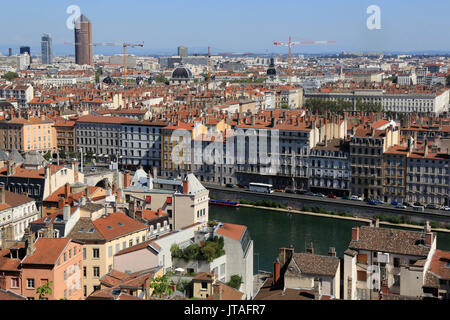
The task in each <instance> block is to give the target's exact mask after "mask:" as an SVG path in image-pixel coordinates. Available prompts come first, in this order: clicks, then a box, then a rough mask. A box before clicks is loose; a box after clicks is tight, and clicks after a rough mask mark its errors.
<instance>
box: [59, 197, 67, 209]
mask: <svg viewBox="0 0 450 320" xmlns="http://www.w3.org/2000/svg"><path fill="white" fill-rule="evenodd" d="M65 203H66V201H65V200H64V198H63V197H59V200H58V209H62V208H63V207H64V204H65Z"/></svg>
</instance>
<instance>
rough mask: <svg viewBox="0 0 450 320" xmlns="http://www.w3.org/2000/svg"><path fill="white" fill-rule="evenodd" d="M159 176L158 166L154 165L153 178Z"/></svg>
mask: <svg viewBox="0 0 450 320" xmlns="http://www.w3.org/2000/svg"><path fill="white" fill-rule="evenodd" d="M156 178H158V168H157V167H153V179H156Z"/></svg>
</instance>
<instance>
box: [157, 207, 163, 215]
mask: <svg viewBox="0 0 450 320" xmlns="http://www.w3.org/2000/svg"><path fill="white" fill-rule="evenodd" d="M162 213H163V211H162V209H161V208H159V209H158V211H156V215H157V216H160V215H162Z"/></svg>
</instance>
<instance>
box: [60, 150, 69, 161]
mask: <svg viewBox="0 0 450 320" xmlns="http://www.w3.org/2000/svg"><path fill="white" fill-rule="evenodd" d="M59 157H60V158H61V159H66V158H67V154H66V151H65V150H64V149H62V150H61V151H60V152H59Z"/></svg>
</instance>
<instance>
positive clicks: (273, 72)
mask: <svg viewBox="0 0 450 320" xmlns="http://www.w3.org/2000/svg"><path fill="white" fill-rule="evenodd" d="M266 75H268V76H276V75H277V69H276V68H275V62H274V60H273V58H270V65H269V69H267V72H266Z"/></svg>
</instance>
